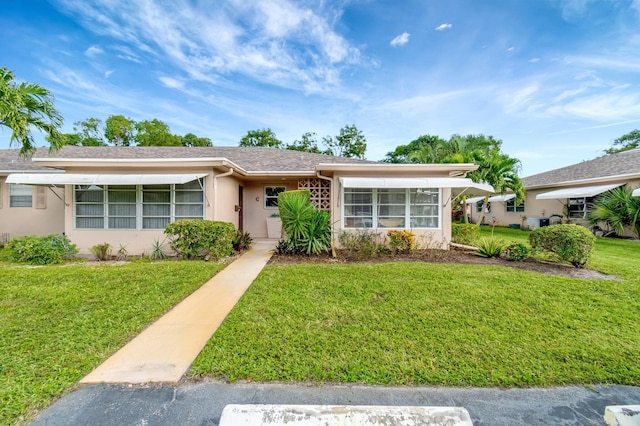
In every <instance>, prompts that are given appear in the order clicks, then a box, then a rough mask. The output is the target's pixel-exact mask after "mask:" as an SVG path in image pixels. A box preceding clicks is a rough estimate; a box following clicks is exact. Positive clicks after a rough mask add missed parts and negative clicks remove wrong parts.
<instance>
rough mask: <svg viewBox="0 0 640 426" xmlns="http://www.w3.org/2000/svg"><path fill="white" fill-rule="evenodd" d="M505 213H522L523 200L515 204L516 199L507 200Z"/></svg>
mask: <svg viewBox="0 0 640 426" xmlns="http://www.w3.org/2000/svg"><path fill="white" fill-rule="evenodd" d="M507 213H524V201H523V202H521V203H520V204H516V199H515V198H512V199H510V200H507Z"/></svg>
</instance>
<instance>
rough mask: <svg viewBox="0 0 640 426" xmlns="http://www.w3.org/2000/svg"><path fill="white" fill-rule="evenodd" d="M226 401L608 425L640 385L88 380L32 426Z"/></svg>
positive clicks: (197, 412) (637, 400) (185, 411)
mask: <svg viewBox="0 0 640 426" xmlns="http://www.w3.org/2000/svg"><path fill="white" fill-rule="evenodd" d="M227 404H313V405H325V404H326V405H390V406H397V405H420V406H447V407H451V406H454V407H464V408H466V409H467V410H468V411H469V414H470V415H471V419H472V420H473V424H474V425H475V426H482V425H491V426H507V425H508V426H513V425H556V426H568V425H598V426H602V425H604V420H603V416H604V411H605V407H606V406H608V405H638V404H640V387H633V386H619V385H615V386H594V387H592V388H583V387H560V388H542V389H541V388H532V389H497V388H488V389H487V388H445V387H383V386H328V385H327V386H312V385H308V386H307V385H292V384H253V383H248V384H227V383H206V382H200V383H184V382H183V383H180V384H178V385H172V386H167V385H165V386H132V385H106V384H101V385H84V386H82V387H80V388H79V389H78V390H76V391H74V392H72V393H70V394H68V395H66V396H65V397H63V398H61V399H60V400H58V401H56V402H55V403H54V404H53V405H51V407H49V408H48V409H47V410H46V411H44V412H43V413H41V414H40V416H39V417H38V418H37V419H36V420H35V421H34V422H33V423H32V424H33V425H50V426H58V425H60V426H63V425H64V426H74V425H83V426H84V425H95V426H101V425H135V426H154V425H194V426H195V425H197V426H205V425H218V422H219V419H220V414H221V413H222V409H223V408H224V407H225V405H227Z"/></svg>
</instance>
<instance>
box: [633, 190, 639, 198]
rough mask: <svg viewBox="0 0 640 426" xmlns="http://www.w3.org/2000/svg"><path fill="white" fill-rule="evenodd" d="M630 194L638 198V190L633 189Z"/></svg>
mask: <svg viewBox="0 0 640 426" xmlns="http://www.w3.org/2000/svg"><path fill="white" fill-rule="evenodd" d="M632 194H633V196H634V197H640V188H638V189H634V190H633V192H632Z"/></svg>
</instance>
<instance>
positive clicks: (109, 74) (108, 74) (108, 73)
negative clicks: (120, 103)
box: [104, 70, 114, 78]
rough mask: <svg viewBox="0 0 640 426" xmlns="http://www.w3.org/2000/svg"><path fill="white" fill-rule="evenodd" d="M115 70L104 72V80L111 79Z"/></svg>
mask: <svg viewBox="0 0 640 426" xmlns="http://www.w3.org/2000/svg"><path fill="white" fill-rule="evenodd" d="M113 71H114V70H107V71H105V72H104V78H109V77H110V76H111V74H113Z"/></svg>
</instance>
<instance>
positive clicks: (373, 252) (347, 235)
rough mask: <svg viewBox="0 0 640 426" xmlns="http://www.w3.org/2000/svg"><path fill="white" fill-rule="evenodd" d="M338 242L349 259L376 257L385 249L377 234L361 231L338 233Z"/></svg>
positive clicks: (380, 237)
mask: <svg viewBox="0 0 640 426" xmlns="http://www.w3.org/2000/svg"><path fill="white" fill-rule="evenodd" d="M338 242H339V243H340V247H341V248H342V250H343V251H345V252H346V254H347V255H348V256H349V257H376V256H378V255H380V254H381V253H383V252H384V251H386V249H387V248H386V247H385V245H384V241H383V240H382V236H381V235H380V234H379V233H377V232H373V231H369V230H363V229H359V230H354V231H342V232H340V234H338Z"/></svg>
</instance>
